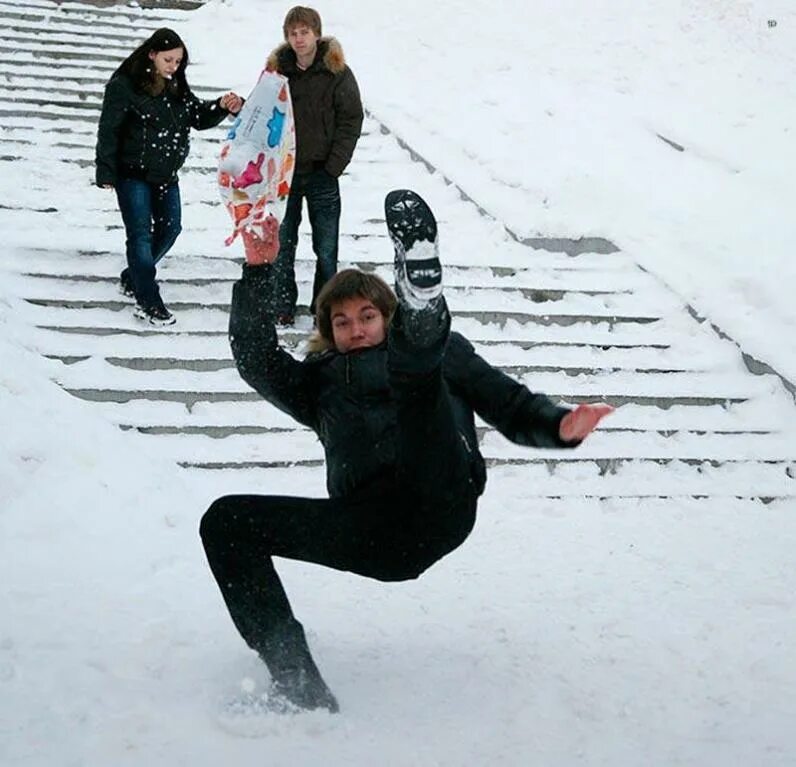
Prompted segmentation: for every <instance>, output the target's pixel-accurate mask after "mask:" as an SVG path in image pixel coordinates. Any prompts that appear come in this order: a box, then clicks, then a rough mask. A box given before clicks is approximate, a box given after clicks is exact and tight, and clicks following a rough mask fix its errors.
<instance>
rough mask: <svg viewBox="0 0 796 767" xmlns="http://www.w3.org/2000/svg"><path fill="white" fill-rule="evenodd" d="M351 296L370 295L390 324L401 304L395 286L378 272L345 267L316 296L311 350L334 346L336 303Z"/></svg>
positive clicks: (365, 296)
mask: <svg viewBox="0 0 796 767" xmlns="http://www.w3.org/2000/svg"><path fill="white" fill-rule="evenodd" d="M349 298H366V299H367V300H368V301H370V302H371V303H372V304H373V305H374V306H375V307H376V308H377V309H378V310H379V311H380V312H381V313H382V316H383V317H384V322H385V324H386V325H387V326H389V324H390V320H392V316H393V314H395V308H396V306H397V304H398V299H397V298H396V297H395V293H394V292H393V290H392V288H391V287H390V286H389V285H388V284H387V283H386V282H385V281H384V280H383V279H382V278H381V277H379V276H378V275H376V274H370V273H369V272H362V271H360V270H359V269H343V270H342V271H341V272H338V273H337V274H335V275H334V277H332V278H331V279H330V280H329V282H327V283H326V284H325V285H324V286H323V289H322V290H321V292H320V293H319V294H318V298H317V299H316V300H315V322H316V330H315V334H314V335H313V336H312V338H310V340H309V342H308V348H309V351H311V352H317V351H322V350H324V349H332V348H334V334H333V333H332V306H334V305H335V304H339V303H341V302H343V301H347V300H348V299H349Z"/></svg>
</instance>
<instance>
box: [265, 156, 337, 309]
mask: <svg viewBox="0 0 796 767" xmlns="http://www.w3.org/2000/svg"><path fill="white" fill-rule="evenodd" d="M304 198H306V199H307V212H308V213H309V217H310V227H311V229H312V249H313V250H314V251H315V258H316V262H315V279H314V281H313V285H312V303H311V304H310V311H312V312H313V313H314V312H315V299H316V298H317V297H318V293H320V291H321V288H322V287H323V286H324V285H325V284H326V282H327V281H328V280H329V279H330V278H331V277H333V276H334V274H335V272H337V239H338V237H339V234H340V184H339V182H338V181H337V179H336V178H335V177H334V176H331V175H329V174H328V173H327V172H326V171H325V170H314V171H312V172H311V173H296V174H295V175H294V176H293V183H292V185H291V188H290V196H289V197H288V199H287V209H286V210H285V219H284V221H282V225H281V226H280V228H279V255H278V256H277V258H276V261H274V268H273V289H274V294H273V302H274V304H273V305H274V313H275V314H276V315H286V316H289V317H293V316H294V315H295V313H296V300H297V298H298V288H297V287H296V271H295V263H296V246H297V245H298V230H299V224H300V223H301V207H302V204H303V201H304Z"/></svg>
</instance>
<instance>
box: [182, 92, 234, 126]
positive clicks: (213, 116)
mask: <svg viewBox="0 0 796 767" xmlns="http://www.w3.org/2000/svg"><path fill="white" fill-rule="evenodd" d="M188 100H189V106H190V108H191V127H192V128H196V130H207V129H208V128H215V126H216V125H218V124H219V123H220V122H221V121H222V120H223V119H224V118H225V117H226V116H227V115H229V112H228V111H227V110H226V109H224V107H222V106H221V99H220V98H217V99H213V100H212V101H203V100H202V99H200V98H198V97H197V96H196V95H194V94H193V93H189V94H188Z"/></svg>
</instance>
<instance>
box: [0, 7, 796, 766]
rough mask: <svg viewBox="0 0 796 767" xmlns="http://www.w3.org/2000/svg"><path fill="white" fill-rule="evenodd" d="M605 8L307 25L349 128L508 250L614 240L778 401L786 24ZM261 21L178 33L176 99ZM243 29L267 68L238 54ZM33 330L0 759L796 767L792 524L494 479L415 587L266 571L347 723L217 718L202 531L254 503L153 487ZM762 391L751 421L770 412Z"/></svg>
mask: <svg viewBox="0 0 796 767" xmlns="http://www.w3.org/2000/svg"><path fill="white" fill-rule="evenodd" d="M599 6H600V7H599V9H593V10H587V9H584V8H583V7H581V6H580V4H576V3H559V4H556V7H555V9H552V8H548V7H541V4H535V3H534V4H528V3H519V2H516V3H508V2H503V3H501V2H490V3H488V4H487V3H486V2H481V1H480V0H473V2H470V3H468V4H467V7H466V9H464V10H463V9H462V8H461V7H460V5H459V4H456V3H453V2H450V0H440V2H436V3H433V4H431V5H430V6H429V5H427V4H421V3H418V2H415V1H414V0H407V1H406V2H404V3H402V4H400V5H396V4H389V5H386V6H379V7H378V8H376V6H374V5H373V4H367V3H364V2H355V1H354V0H338V2H335V3H329V4H327V5H319V6H318V7H319V10H320V11H321V13H322V14H323V16H324V19H325V22H326V31H327V32H328V33H330V34H335V35H337V36H338V37H339V38H340V40H341V42H342V43H343V45H344V48H345V50H346V52H347V55H348V57H349V60H350V63H351V64H352V66H353V67H354V69H355V72H356V74H357V76H358V79H359V81H360V85H361V87H362V90H363V96H364V99H365V102H366V104H367V106H368V107H369V108H370V109H371V110H372V111H373V113H374V114H375V115H376V116H377V117H378V118H380V119H383V120H384V121H385V122H387V123H388V124H389V125H390V127H391V128H393V129H394V130H395V131H396V132H397V133H398V134H399V135H401V136H402V137H403V138H405V139H406V140H407V141H409V142H410V143H411V144H412V145H413V146H414V147H415V148H416V149H417V150H418V151H420V152H421V153H422V154H423V155H424V156H425V157H426V158H427V159H429V160H430V161H432V162H433V163H434V164H435V165H436V166H437V167H438V168H439V169H440V170H441V171H442V172H444V173H445V174H446V175H447V176H448V177H450V178H451V179H453V180H454V181H455V182H456V183H457V184H459V185H460V186H461V187H462V188H463V189H465V190H466V191H467V193H468V194H470V195H471V196H472V197H473V198H474V199H476V200H477V201H478V202H479V203H480V204H482V205H483V206H484V207H485V208H486V209H488V210H489V211H490V212H491V213H492V214H493V215H494V216H495V217H496V218H497V219H498V220H499V221H501V222H503V223H504V224H505V225H507V226H508V227H509V229H511V230H512V231H514V232H515V233H516V234H518V235H519V236H532V235H537V234H543V235H547V236H571V237H578V236H581V235H594V236H603V237H607V238H610V239H611V240H612V241H614V242H615V243H617V245H619V246H620V247H621V248H623V250H625V251H627V252H629V253H631V254H632V255H633V257H635V258H637V259H638V260H639V261H640V262H641V263H642V264H644V266H645V267H646V268H648V269H649V270H650V271H652V272H653V273H655V274H656V275H658V276H660V278H661V279H662V280H663V281H664V282H665V283H667V284H669V285H671V286H672V287H674V288H675V290H676V291H677V292H678V293H679V294H680V295H681V296H683V297H685V298H686V299H688V300H689V301H691V302H692V303H693V305H694V306H695V307H696V309H697V310H698V311H699V312H700V313H702V314H704V315H706V316H708V317H709V318H710V319H711V320H712V321H713V322H715V323H716V324H717V325H719V326H720V327H721V328H722V329H723V330H724V331H726V332H727V333H729V334H730V335H731V336H732V337H733V338H735V339H736V341H738V342H739V343H740V344H741V345H742V347H743V348H744V349H745V350H747V351H748V352H750V353H752V354H753V355H754V356H756V357H758V358H759V359H762V360H764V361H766V362H767V363H768V364H770V365H772V366H773V367H774V368H776V369H777V370H778V371H779V372H780V373H781V374H783V375H785V376H787V377H789V378H790V380H791V381H793V380H795V379H796V350H794V344H793V340H792V339H793V337H794V331H795V330H796V313H794V310H793V306H792V302H791V297H790V295H789V294H788V295H786V291H788V288H789V287H792V286H793V285H794V284H796V283H794V280H793V276H794V271H793V270H794V267H793V262H792V259H791V258H789V256H790V253H788V252H787V251H786V248H787V247H788V245H789V244H790V241H791V240H792V239H793V237H792V235H793V233H794V232H793V224H792V215H790V213H791V211H790V210H789V203H790V202H791V200H789V199H788V197H787V196H786V194H787V192H788V191H789V190H790V188H791V185H790V179H791V178H792V177H793V175H794V173H793V171H794V168H793V167H792V166H793V163H794V159H793V158H794V154H793V152H792V151H791V149H790V147H789V143H788V142H789V141H791V143H792V140H791V138H790V131H792V130H793V124H794V121H793V117H794V114H796V108H795V106H796V97H794V95H793V91H792V88H791V84H792V82H793V75H794V74H796V72H794V60H795V59H794V56H795V55H796V54H794V53H793V47H792V45H786V43H785V41H786V40H791V41H792V39H793V26H794V23H796V12H794V11H793V10H791V9H790V7H789V4H787V3H785V2H773V1H772V2H770V3H766V4H763V3H755V2H746V3H720V4H717V3H715V2H707V0H703V1H702V2H697V1H696V0H692V1H691V2H682V3H680V4H679V5H678V7H677V9H676V11H672V10H671V9H668V10H663V9H662V8H661V7H659V5H658V4H654V3H632V4H631V3H629V2H622V1H621V0H610V1H609V0H606V2H603V3H601V4H599ZM285 10H286V6H283V5H281V4H277V3H274V2H270V1H265V0H258V1H257V2H256V3H255V2H254V1H253V0H249V1H248V2H244V0H235V1H234V2H222V3H218V4H215V3H211V4H210V5H209V6H208V7H206V8H205V9H203V10H202V11H199V12H197V13H196V14H195V15H194V16H192V17H191V19H192V21H191V22H190V24H186V25H185V26H184V28H183V27H180V30H181V31H182V32H184V35H185V37H186V39H187V40H189V41H190V45H191V48H192V54H193V56H194V58H195V59H197V61H198V62H199V63H198V64H197V72H201V71H202V66H205V67H212V70H213V76H212V77H210V76H208V75H207V74H205V77H204V79H205V80H206V81H212V82H218V84H219V85H226V84H228V83H229V84H232V85H234V86H235V87H238V88H239V89H240V90H241V91H242V92H245V91H246V90H247V87H249V85H250V84H251V82H253V80H254V78H255V76H256V73H257V71H258V69H259V66H260V64H261V63H262V60H263V59H264V57H265V55H266V54H267V52H268V51H269V50H270V49H271V47H272V44H276V42H277V41H278V40H279V38H280V25H281V19H282V16H283V14H284V12H285ZM769 18H775V19H777V21H778V24H777V26H776V27H768V25H767V23H766V22H767V20H768V19H769ZM246 28H248V29H256V30H257V34H256V39H257V41H258V42H257V43H256V44H255V43H247V44H246V45H237V44H236V43H237V41H238V40H240V38H241V36H242V35H241V33H240V31H239V30H241V29H246ZM218 40H222V41H224V44H222V45H219V44H218V43H217V41H218ZM213 50H215V53H210V52H211V51H213ZM213 56H215V59H214V58H213ZM202 62H204V63H202ZM196 77H199V75H198V74H197V75H196ZM656 133H660V134H661V135H664V136H666V137H667V138H669V139H671V140H673V141H675V142H677V143H679V144H681V145H683V146H684V147H685V151H684V152H677V151H675V150H674V149H672V148H671V147H670V146H669V145H667V144H665V143H663V142H662V141H661V140H660V139H658V138H657V137H656V135H655V134H656ZM87 173H88V171H87ZM400 183H401V179H400V178H396V179H395V184H396V185H400ZM67 188H69V187H68V186H67ZM0 189H4V191H5V194H4V195H3V196H4V199H5V200H6V201H13V200H25V202H26V204H29V201H28V200H26V199H25V195H26V192H25V190H24V189H22V188H21V187H20V186H19V185H16V184H15V185H13V186H12V185H11V183H10V182H8V183H7V184H6V185H4V183H3V181H2V180H0ZM63 192H64V189H63V188H61V189H60V190H56V189H55V187H53V194H54V195H55V194H60V195H61V196H63ZM91 194H92V195H97V194H99V192H96V191H92V192H91ZM92 199H95V198H92ZM80 200H81V197H80V196H79V194H77V193H75V194H74V195H72V196H70V199H69V200H68V201H67V204H66V206H65V207H67V208H69V209H71V210H77V209H78V208H79V203H80ZM41 204H42V205H46V204H47V201H46V200H44V201H42V202H41ZM222 218H223V216H222ZM3 220H4V221H6V220H7V219H3ZM73 223H74V227H72V228H71V229H70V230H69V231H62V232H59V231H53V230H49V231H42V229H41V223H40V222H39V219H37V218H36V216H35V215H33V214H25V216H23V215H20V216H19V226H18V227H14V230H13V231H10V232H8V233H6V232H4V235H6V234H7V235H8V237H9V238H12V239H13V241H14V242H15V243H17V244H18V245H23V244H24V243H25V242H26V241H27V242H29V243H30V242H37V243H40V242H41V241H42V239H44V241H45V242H46V243H49V244H50V245H52V244H55V243H56V242H59V241H60V242H62V243H68V245H67V246H69V247H71V246H75V247H76V246H78V245H79V244H80V243H81V236H83V237H84V238H85V235H81V233H80V229H81V227H82V226H83V225H84V224H88V223H89V222H81V221H79V220H78V221H74V222H73ZM28 233H30V234H28ZM116 236H117V237H118V236H120V235H119V233H118V232H117V233H116ZM193 236H196V235H195V234H194V235H193ZM446 236H447V237H448V240H447V241H446V246H447V244H448V243H449V244H450V246H451V247H453V248H455V247H459V248H464V247H466V238H465V237H464V236H457V235H456V234H455V233H446ZM26 238H28V239H27V240H26ZM190 238H191V234H190V233H189V232H186V234H185V235H184V236H183V238H182V239H181V243H182V244H181V245H180V247H182V248H188V247H189V243H190V242H191V239H190ZM9 284H10V283H9ZM26 311H27V310H26V309H24V308H22V307H21V306H20V305H19V303H18V302H17V299H15V298H14V297H12V296H11V295H5V293H3V294H2V296H0V328H1V329H2V332H0V359H2V360H3V363H2V367H0V423H1V424H3V427H4V436H3V440H2V443H0V471H1V472H2V474H1V475H0V581H1V582H2V583H3V584H4V588H3V589H2V591H0V614H1V615H3V621H2V624H0V764H3V765H6V764H8V765H14V767H17V765H19V766H21V765H35V766H36V767H40V766H41V767H43V766H44V765H47V766H48V767H49V765H59V767H60V765H65V766H66V767H77V766H78V765H81V766H82V765H86V766H89V767H95V766H96V767H104V765H108V764H113V765H140V764H144V763H146V764H152V765H174V764H190V765H192V766H193V767H203V766H204V765H208V766H209V765H217V764H219V763H220V762H222V761H223V762H224V763H232V764H240V765H248V764H262V763H263V761H264V760H265V761H267V762H268V763H269V764H273V765H288V764H290V765H301V766H303V765H308V766H309V765H317V764H331V765H346V766H348V765H361V766H362V767H366V766H368V767H369V766H370V765H372V764H373V763H375V762H378V763H380V764H383V765H385V767H405V766H406V765H412V766H413V767H414V766H415V765H417V766H419V767H426V766H428V767H432V766H434V767H436V766H444V767H456V766H458V765H474V764H475V765H480V764H484V765H486V764H489V765H493V764H494V765H509V766H511V767H515V766H516V767H520V765H529V764H530V765H535V764H538V765H566V766H567V767H569V765H611V766H612V767H613V766H616V765H627V766H628V767H630V765H638V764H645V765H700V766H702V765H711V767H712V766H713V765H716V766H721V767H724V766H725V765H739V766H744V767H745V766H746V765H765V766H766V767H768V766H771V767H773V766H774V765H777V766H778V767H779V766H780V765H781V766H783V767H784V765H790V764H793V763H794V753H795V752H796V737H794V734H793V726H792V722H793V721H794V717H796V699H794V695H793V690H794V685H796V650H794V643H793V641H792V637H793V636H795V635H796V604H794V594H795V593H796V569H795V568H794V565H793V551H794V549H795V548H796V517H795V516H794V514H795V513H796V506H795V505H794V503H793V501H792V499H791V500H785V501H778V502H774V503H771V504H769V505H762V504H758V503H754V502H750V501H741V500H733V499H727V498H722V499H721V500H712V501H711V500H677V501H672V500H668V501H666V500H661V501H654V500H646V501H643V502H639V501H623V500H608V501H602V502H600V501H597V500H589V499H586V498H578V497H574V498H572V497H570V498H568V499H567V500H566V501H553V500H544V501H539V500H534V501H533V502H532V503H529V502H528V495H529V479H528V474H527V473H524V470H522V469H520V468H517V467H514V468H505V469H501V470H496V471H493V472H492V473H491V475H490V481H489V488H488V492H487V494H486V496H485V498H484V499H483V503H482V505H481V507H480V516H479V523H478V525H477V527H476V530H475V532H474V534H473V535H472V537H471V538H470V539H469V540H468V542H467V543H466V544H465V545H464V546H463V547H462V548H461V549H460V550H459V551H457V552H455V553H454V554H453V555H451V556H450V557H448V558H447V559H446V560H444V561H443V562H442V563H440V564H439V565H438V566H437V567H435V568H434V569H432V570H431V571H430V572H429V573H428V574H427V575H425V576H424V577H423V578H422V579H420V580H419V581H417V582H412V583H407V584H401V585H393V586H389V587H385V586H384V585H382V584H378V583H371V582H367V581H364V580H360V579H356V578H354V577H352V576H347V575H343V574H339V573H332V572H327V571H324V570H322V569H319V568H314V567H311V566H303V565H298V564H293V563H282V564H281V565H280V571H281V572H283V573H284V577H285V583H286V587H287V589H288V592H289V593H290V594H291V597H292V599H293V601H294V607H295V609H296V612H297V613H298V614H299V615H300V617H301V618H302V619H303V620H304V622H305V624H306V626H307V628H308V630H309V633H310V639H311V642H312V644H313V647H314V648H316V650H317V657H318V661H319V664H320V665H321V667H322V669H323V670H324V672H325V674H326V676H327V679H328V681H329V683H330V685H331V686H332V688H333V689H334V690H335V692H336V693H337V694H338V697H339V699H340V702H341V706H342V707H343V714H342V715H340V716H338V717H330V716H326V715H321V714H317V715H306V716H301V717H297V718H295V719H280V720H277V721H274V720H272V719H268V718H265V719H263V718H255V719H252V720H251V721H246V720H228V719H225V718H224V717H223V715H222V714H221V713H220V712H221V711H222V704H223V700H224V699H225V698H227V697H229V696H232V695H234V694H236V693H237V692H238V691H239V686H240V682H241V680H243V679H247V680H251V681H253V682H254V684H255V685H257V686H261V685H263V684H264V683H265V674H264V672H263V670H262V668H261V667H260V664H259V662H258V661H257V660H256V658H254V657H252V656H251V654H250V653H248V652H247V651H246V649H245V647H244V646H243V645H242V642H241V640H240V639H239V637H238V636H237V634H236V632H235V631H234V628H233V627H232V625H231V622H230V621H229V619H228V616H227V614H226V612H225V610H224V607H223V604H222V602H221V599H220V597H219V596H218V593H217V590H216V587H215V584H214V583H213V581H212V578H211V576H210V574H209V572H208V570H207V568H206V565H205V563H204V560H203V556H202V552H201V547H200V545H199V541H198V537H197V533H196V527H197V524H198V519H199V516H200V514H201V512H202V510H203V509H204V508H206V506H207V505H208V503H209V502H210V500H212V498H213V497H215V496H216V495H219V494H221V493H223V492H227V491H232V490H240V489H241V482H248V483H249V484H248V485H247V488H248V489H252V490H253V489H255V488H256V487H258V484H257V483H258V479H257V475H256V473H252V475H251V476H250V477H245V478H243V479H241V476H240V475H236V476H235V477H232V478H230V477H229V476H218V477H216V476H207V475H203V476H199V475H197V474H189V473H187V472H183V471H180V470H178V469H176V468H175V466H174V465H173V464H171V463H166V462H164V463H160V464H159V463H153V461H152V460H151V458H150V455H149V454H148V452H147V451H148V445H149V443H148V442H147V440H146V438H144V437H142V436H140V435H136V434H133V433H124V434H123V433H121V432H119V431H118V429H117V428H116V427H115V426H113V425H112V424H110V423H108V422H107V421H106V420H105V419H104V418H103V416H102V413H101V411H100V410H98V409H97V408H94V407H92V406H91V405H90V404H88V403H85V402H82V401H79V400H76V399H74V398H72V397H70V396H69V395H67V394H66V393H65V392H63V391H62V390H61V389H60V388H59V387H58V386H56V385H55V384H53V383H52V382H51V381H50V378H51V377H53V376H56V375H59V374H60V370H59V368H58V366H57V364H56V363H54V362H51V361H48V360H45V359H42V358H41V357H40V356H39V355H37V354H35V353H33V352H31V351H29V350H28V349H26V348H23V346H21V345H20V344H19V343H18V342H17V341H16V339H24V338H26V337H27V329H26V328H25V327H24V326H23V325H22V322H21V320H20V317H21V316H24V315H25V312H26ZM780 395H781V397H780V398H779V399H773V398H772V412H773V413H776V414H780V413H785V414H787V413H790V414H791V415H792V409H791V410H788V403H787V400H786V402H785V404H784V405H783V400H782V397H785V398H787V395H784V393H782V392H781V393H780ZM782 426H783V427H785V432H786V434H785V437H784V438H787V439H792V434H793V431H792V429H793V424H792V423H790V424H787V423H784V424H782ZM297 487H300V488H301V492H302V493H309V494H317V495H320V494H322V493H323V477H322V473H321V472H319V471H314V470H307V471H301V470H291V471H285V472H284V473H281V474H280V473H271V474H270V475H269V483H268V486H267V488H266V487H262V488H261V489H262V491H264V492H265V491H268V492H275V493H279V492H285V493H290V492H296V488H297ZM717 490H718V488H717Z"/></svg>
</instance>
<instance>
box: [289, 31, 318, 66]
mask: <svg viewBox="0 0 796 767" xmlns="http://www.w3.org/2000/svg"><path fill="white" fill-rule="evenodd" d="M287 42H288V44H289V45H290V47H291V48H292V49H293V53H295V54H296V56H300V57H302V58H305V59H306V58H310V57H314V56H315V50H316V48H317V47H318V46H317V43H318V35H316V34H315V32H313V31H312V30H311V29H310V28H309V27H308V26H307V25H306V24H297V25H296V26H295V27H291V28H290V29H289V30H288V33H287Z"/></svg>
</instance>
